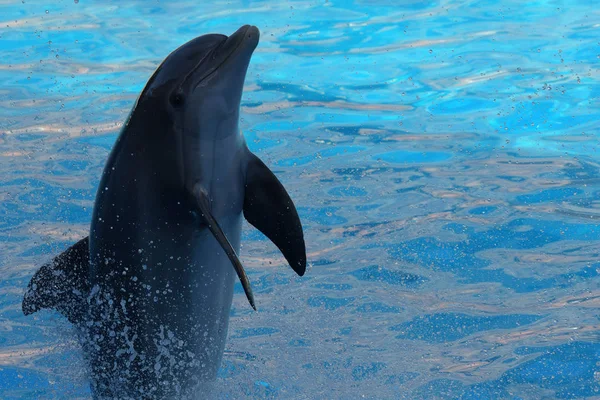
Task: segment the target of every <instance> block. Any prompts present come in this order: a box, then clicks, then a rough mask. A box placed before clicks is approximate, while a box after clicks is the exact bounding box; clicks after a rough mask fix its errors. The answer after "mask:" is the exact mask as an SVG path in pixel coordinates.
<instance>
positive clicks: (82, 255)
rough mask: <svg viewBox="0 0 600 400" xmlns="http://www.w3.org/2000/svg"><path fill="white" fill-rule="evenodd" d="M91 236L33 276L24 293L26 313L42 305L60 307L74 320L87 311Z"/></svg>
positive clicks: (60, 310) (39, 308) (61, 310)
mask: <svg viewBox="0 0 600 400" xmlns="http://www.w3.org/2000/svg"><path fill="white" fill-rule="evenodd" d="M89 266H90V250H89V239H88V238H87V237H86V238H84V239H81V240H80V241H79V242H77V243H75V244H74V245H73V246H71V247H69V248H68V249H67V250H65V251H64V252H63V253H61V254H59V255H58V256H56V257H55V258H54V259H53V260H52V261H50V262H49V263H47V264H45V265H43V266H42V267H41V268H40V269H39V270H38V271H37V272H36V273H35V274H34V275H33V277H32V278H31V281H30V282H29V285H27V291H26V292H25V296H24V297H23V303H22V309H23V314H25V315H29V314H33V313H34V312H36V311H39V310H41V309H43V308H50V309H55V310H57V311H59V312H60V313H61V314H63V315H64V316H65V317H67V318H68V319H69V321H71V322H72V323H78V322H81V321H82V319H83V317H84V314H85V306H86V304H87V303H86V302H85V296H87V295H88V293H89V291H90V284H89V278H88V271H89Z"/></svg>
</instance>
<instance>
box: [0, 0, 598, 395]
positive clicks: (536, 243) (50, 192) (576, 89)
mask: <svg viewBox="0 0 600 400" xmlns="http://www.w3.org/2000/svg"><path fill="white" fill-rule="evenodd" d="M247 23H248V24H255V25H257V26H258V27H259V28H260V29H261V32H262V36H261V42H260V44H259V47H258V49H257V51H256V53H255V55H254V57H253V60H252V63H251V65H250V69H249V72H248V77H247V81H246V87H245V94H244V98H243V105H242V114H243V115H242V121H241V126H242V129H243V131H244V133H245V136H246V138H247V141H248V144H249V146H250V148H251V149H252V150H253V151H254V152H256V153H257V154H259V156H260V157H261V158H262V159H263V160H264V161H265V162H266V163H267V164H268V165H270V166H271V167H272V169H273V170H274V171H275V172H276V174H277V175H278V176H279V177H280V179H281V180H282V181H283V183H284V184H285V186H286V187H287V188H288V191H289V192H290V194H291V196H292V198H293V199H294V201H295V203H296V205H297V206H298V210H299V213H300V216H301V218H302V220H303V222H304V226H305V233H306V240H307V246H308V253H309V260H310V262H311V264H310V267H309V270H308V272H307V274H306V276H305V277H304V278H298V277H296V276H295V275H294V274H293V272H292V271H291V270H290V269H289V268H287V267H286V266H285V265H284V260H283V258H282V257H281V256H280V254H279V253H278V251H277V250H276V248H275V247H274V246H273V245H272V244H271V243H270V242H268V241H267V240H266V239H265V238H264V237H263V236H262V235H261V234H259V233H257V231H255V230H253V229H251V228H250V227H249V226H248V225H246V226H245V228H244V241H243V249H242V261H243V263H244V264H245V265H246V267H247V270H248V272H249V276H250V280H251V282H252V285H253V288H254V291H255V294H256V301H257V305H258V309H259V311H258V312H257V313H255V312H252V311H251V310H250V308H249V307H248V305H247V303H246V299H245V296H244V295H243V293H242V291H241V287H239V286H238V287H237V290H236V296H235V299H234V307H233V310H232V317H231V323H230V337H229V340H228V343H227V350H226V354H225V357H224V361H223V366H222V370H221V377H220V379H219V385H220V386H221V395H220V396H221V397H222V398H258V399H267V398H269V399H270V398H277V399H325V398H327V399H334V398H335V399H356V398H367V399H392V398H396V399H421V398H422V399H429V398H437V399H540V398H544V399H555V398H556V399H575V398H586V397H590V398H592V397H593V398H598V396H600V363H599V362H600V312H599V308H600V280H599V278H598V275H599V274H600V256H599V254H600V241H599V237H600V161H599V154H598V151H599V146H598V143H600V122H599V120H600V118H599V117H600V69H599V65H600V41H599V37H600V14H599V13H598V10H597V6H596V5H595V3H594V1H592V0H579V1H575V0H569V1H567V0H565V1H552V0H534V1H529V2H521V1H517V0H493V1H491V0H485V1H475V0H465V1H458V0H448V1H428V2H423V1H417V0H407V1H397V0H396V1H392V0H369V1H366V0H365V1H360V0H355V1H341V0H340V1H336V0H318V1H289V2H288V1H277V2H271V1H250V0H245V1H214V2H213V1H211V2H204V1H203V2H198V1H189V0H179V1H165V0H162V1H147V0H144V1H142V0H134V1H127V2H125V1H121V2H111V1H106V0H104V1H94V2H92V1H87V0H80V1H73V0H69V1H55V2H40V1H30V0H24V1H22V2H18V1H13V2H11V1H0V186H1V188H0V254H1V255H2V257H0V277H1V281H0V398H2V399H17V398H27V399H53V398H59V399H62V398H65V399H66V398H68V399H75V398H81V399H84V398H89V389H88V384H87V380H86V374H85V371H84V363H83V361H82V356H81V354H80V351H79V346H78V345H77V342H76V339H75V334H74V332H73V331H72V329H71V328H70V326H69V324H68V323H67V322H66V321H65V320H64V319H63V318H62V317H60V316H59V315H57V314H54V313H51V312H42V313H39V314H38V315H36V316H32V317H24V316H23V315H22V314H21V311H20V302H21V298H22V294H23V292H24V288H25V287H26V285H27V283H28V281H29V279H30V277H31V275H32V274H33V273H34V271H35V270H36V269H37V267H38V266H39V265H40V264H41V263H43V262H45V261H47V260H48V259H49V258H50V257H52V256H53V255H55V254H58V253H59V252H60V251H62V250H63V249H65V248H66V247H67V246H69V245H70V244H72V243H74V242H75V241H77V240H78V239H80V238H81V237H83V236H85V235H86V230H87V229H88V226H89V220H90V214H91V210H92V206H93V199H94V196H95V191H96V186H97V184H98V179H99V177H100V173H101V170H102V168H103V166H104V163H105V161H106V157H107V154H108V152H109V150H110V148H111V146H112V144H113V143H114V141H115V138H116V134H117V132H118V130H119V128H120V126H121V124H122V123H123V122H124V120H125V118H126V116H127V114H128V112H129V110H130V108H131V106H132V105H133V102H134V101H135V99H136V97H137V95H138V93H139V92H140V90H141V89H142V87H143V85H144V84H145V82H146V80H147V79H148V78H149V76H150V75H151V74H152V72H153V70H154V69H155V68H156V66H157V65H158V64H159V63H160V61H161V60H162V59H163V58H164V57H165V56H166V55H167V54H168V53H169V52H170V51H172V50H173V49H175V48H176V47H178V46H179V45H181V44H183V43H184V42H186V41H187V40H189V39H191V38H193V37H195V36H197V35H201V34H204V33H209V32H219V33H225V34H230V33H232V32H234V31H235V30H236V29H237V28H238V27H239V26H241V25H243V24H247Z"/></svg>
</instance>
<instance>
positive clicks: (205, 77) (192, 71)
mask: <svg viewBox="0 0 600 400" xmlns="http://www.w3.org/2000/svg"><path fill="white" fill-rule="evenodd" d="M250 29H252V25H248V27H247V28H246V29H245V30H244V33H243V34H242V35H241V40H240V41H239V43H237V44H236V45H235V47H234V48H233V49H232V50H231V51H230V52H229V54H227V56H226V57H225V58H224V59H223V61H221V62H220V63H219V65H217V66H216V67H215V68H214V69H213V70H212V71H211V72H209V73H207V74H206V75H204V76H202V77H201V78H200V79H199V80H198V82H197V83H196V84H194V86H193V88H192V90H196V88H197V87H198V86H200V84H202V82H204V81H206V80H209V79H210V78H212V77H213V76H214V75H215V74H216V73H217V72H218V71H219V68H221V67H222V66H223V65H224V64H225V63H226V62H227V61H228V60H229V59H230V58H231V57H232V56H233V55H234V54H235V53H237V51H238V49H239V48H240V47H242V45H243V44H244V42H246V34H247V33H248V31H249V30H250ZM234 35H235V33H234ZM229 38H231V36H229V37H227V39H225V40H223V41H222V42H221V43H219V44H218V45H217V47H215V49H214V50H213V51H212V52H210V53H209V54H207V55H206V56H204V57H202V59H201V60H200V62H198V64H197V65H196V66H195V67H194V69H192V70H191V71H190V73H189V74H188V75H187V76H186V77H185V79H184V80H183V82H182V83H181V85H180V87H181V86H183V85H184V84H185V82H186V81H187V80H188V78H189V77H191V76H193V75H194V72H196V71H197V70H198V68H200V66H201V65H202V64H203V63H204V61H205V60H206V59H207V58H209V57H210V56H211V55H212V54H214V52H215V51H216V50H218V49H219V48H221V46H223V45H224V44H225V42H227V40H228V39H229Z"/></svg>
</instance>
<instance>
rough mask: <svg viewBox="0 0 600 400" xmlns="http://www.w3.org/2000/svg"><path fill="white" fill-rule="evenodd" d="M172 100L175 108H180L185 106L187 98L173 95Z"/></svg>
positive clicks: (178, 94) (177, 94)
mask: <svg viewBox="0 0 600 400" xmlns="http://www.w3.org/2000/svg"><path fill="white" fill-rule="evenodd" d="M170 100H171V104H172V105H173V107H175V108H179V107H181V106H182V105H183V103H184V101H185V97H184V96H183V95H182V94H181V93H173V94H172V95H171V99H170Z"/></svg>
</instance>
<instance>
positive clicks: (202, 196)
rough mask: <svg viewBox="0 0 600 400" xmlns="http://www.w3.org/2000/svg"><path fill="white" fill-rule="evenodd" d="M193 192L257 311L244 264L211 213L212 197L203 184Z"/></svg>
mask: <svg viewBox="0 0 600 400" xmlns="http://www.w3.org/2000/svg"><path fill="white" fill-rule="evenodd" d="M193 194H194V198H195V200H196V205H197V207H198V209H199V210H200V213H201V215H202V218H204V221H205V222H206V224H207V225H208V229H209V230H210V231H211V233H212V234H213V236H214V237H215V239H217V242H219V244H220V245H221V247H222V248H223V251H224V252H225V254H227V257H229V260H230V261H231V263H232V264H233V268H234V269H235V272H236V273H237V276H238V278H240V282H242V287H243V288H244V292H245V293H246V297H247V298H248V302H249V303H250V305H251V306H252V308H253V309H254V310H255V311H256V306H255V305H254V295H253V294H252V288H251V287H250V280H248V276H247V275H246V271H244V267H243V266H242V263H241V262H240V259H239V258H238V256H237V254H235V250H234V249H233V247H232V246H231V243H229V240H228V239H227V237H226V236H225V234H224V233H223V230H222V229H221V227H220V226H219V224H218V223H217V220H216V219H215V217H213V215H212V214H211V210H210V199H209V198H208V194H207V193H206V191H205V190H204V189H203V188H202V186H201V185H196V186H194V189H193Z"/></svg>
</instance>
